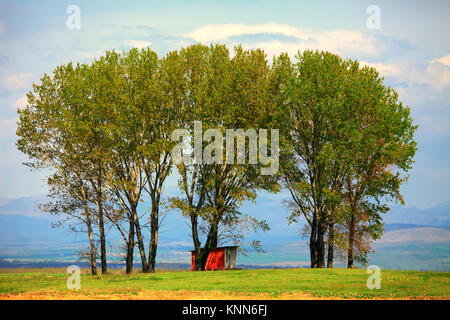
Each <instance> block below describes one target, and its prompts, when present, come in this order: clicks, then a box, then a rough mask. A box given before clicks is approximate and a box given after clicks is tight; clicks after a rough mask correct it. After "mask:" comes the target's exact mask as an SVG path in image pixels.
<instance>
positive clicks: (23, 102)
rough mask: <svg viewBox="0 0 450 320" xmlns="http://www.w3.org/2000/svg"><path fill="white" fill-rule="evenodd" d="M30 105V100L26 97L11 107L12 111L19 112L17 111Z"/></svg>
mask: <svg viewBox="0 0 450 320" xmlns="http://www.w3.org/2000/svg"><path fill="white" fill-rule="evenodd" d="M27 104H28V98H27V97H26V96H24V97H22V98H19V99H17V100H16V101H15V102H14V103H13V104H12V105H10V109H11V110H13V111H17V109H19V108H21V109H23V107H25V106H26V105H27Z"/></svg>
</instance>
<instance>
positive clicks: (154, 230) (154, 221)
mask: <svg viewBox="0 0 450 320" xmlns="http://www.w3.org/2000/svg"><path fill="white" fill-rule="evenodd" d="M158 228H159V207H158V205H157V204H155V205H152V213H151V217H150V248H149V252H148V271H149V272H152V273H153V272H155V264H156V251H157V249H158Z"/></svg>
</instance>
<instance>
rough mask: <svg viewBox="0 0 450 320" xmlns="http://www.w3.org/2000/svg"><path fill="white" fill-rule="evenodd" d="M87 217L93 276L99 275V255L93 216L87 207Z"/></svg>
mask: <svg viewBox="0 0 450 320" xmlns="http://www.w3.org/2000/svg"><path fill="white" fill-rule="evenodd" d="M84 210H85V211H84V212H85V215H86V226H87V231H88V236H89V245H90V259H89V260H90V262H91V273H92V275H96V274H97V257H96V256H97V253H96V251H95V242H94V232H93V231H92V221H91V214H90V213H89V209H88V208H87V206H86V205H85V209H84Z"/></svg>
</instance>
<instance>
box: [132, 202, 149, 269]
mask: <svg viewBox="0 0 450 320" xmlns="http://www.w3.org/2000/svg"><path fill="white" fill-rule="evenodd" d="M132 210H133V212H132V214H133V220H134V221H133V222H134V226H135V229H136V237H137V244H138V248H139V254H140V256H141V264H142V272H144V273H147V272H148V265H147V256H146V254H145V247H144V237H143V236H142V230H141V226H140V224H139V216H138V214H137V209H136V207H133V209H132Z"/></svg>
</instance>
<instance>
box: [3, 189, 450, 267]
mask: <svg viewBox="0 0 450 320" xmlns="http://www.w3.org/2000/svg"><path fill="white" fill-rule="evenodd" d="M39 202H45V199H43V198H19V199H6V198H0V268H1V267H12V266H23V265H24V264H28V265H30V263H31V264H32V265H35V264H36V263H39V264H41V265H42V264H45V263H47V264H49V265H52V264H53V265H54V264H65V263H69V262H70V261H76V260H77V259H78V252H79V251H80V250H81V249H84V248H86V247H87V246H88V242H87V241H86V239H85V238H86V237H85V235H84V234H73V233H69V232H68V231H67V230H64V229H54V228H52V222H55V221H56V220H55V218H54V217H51V216H48V215H46V214H44V213H42V212H40V211H39V210H38V209H37V208H36V203H39ZM141 209H142V210H144V209H146V207H145V203H144V204H143V205H142V206H141ZM241 209H242V211H243V212H245V213H248V214H250V215H253V216H255V217H257V218H259V219H266V220H267V222H268V223H269V225H270V227H271V230H270V231H268V232H266V233H262V234H257V235H256V234H250V235H249V238H250V239H259V240H261V241H262V242H263V244H264V249H265V251H266V254H257V253H255V252H252V251H251V250H250V251H249V252H248V255H247V256H240V257H239V258H238V264H239V263H240V264H241V266H243V267H249V266H252V267H258V266H259V267H263V266H265V267H306V266H308V264H309V262H308V261H309V254H308V247H307V242H306V240H303V239H301V238H300V235H299V230H300V228H301V225H288V223H287V220H286V217H287V215H288V212H287V211H286V209H285V208H284V206H283V205H282V204H281V203H280V200H278V199H276V198H274V197H260V198H258V200H257V204H256V205H255V204H252V203H244V205H243V206H242V208H241ZM385 222H386V224H385V234H384V236H383V237H382V238H381V239H380V240H378V241H377V242H376V243H374V246H373V247H374V249H375V251H376V253H375V254H373V255H371V258H370V263H372V264H378V265H380V266H381V267H383V268H398V269H420V270H429V269H432V270H446V271H449V270H450V203H444V204H441V205H439V206H435V207H432V208H428V209H418V208H415V207H394V208H392V210H391V211H390V212H389V213H387V214H386V216H385ZM108 239H109V245H110V252H111V260H113V261H115V262H116V265H117V266H119V265H121V262H122V261H121V258H120V256H119V254H118V247H119V245H120V244H121V240H120V237H119V236H118V234H117V233H115V232H113V231H111V233H110V234H109V236H108ZM191 248H192V242H191V239H190V238H189V229H188V227H187V225H186V223H185V220H184V218H183V217H182V216H181V215H180V214H179V213H177V212H170V213H169V214H168V216H167V217H166V219H165V221H164V223H163V226H162V227H161V230H160V240H159V247H158V260H159V261H160V263H161V266H163V265H164V267H168V265H165V264H167V263H168V264H169V265H170V264H172V266H173V267H174V268H179V267H182V266H184V267H186V266H188V265H189V261H190V260H189V253H188V250H190V249H191Z"/></svg>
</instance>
